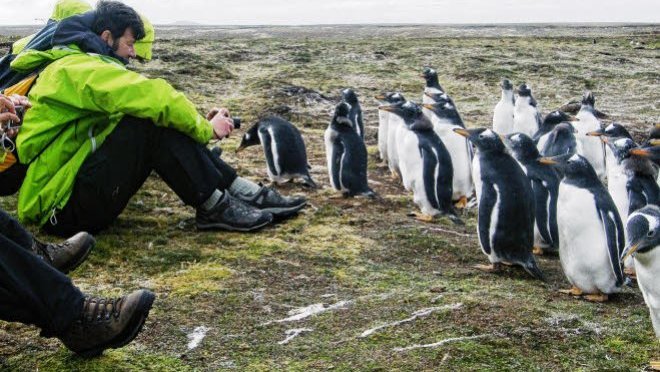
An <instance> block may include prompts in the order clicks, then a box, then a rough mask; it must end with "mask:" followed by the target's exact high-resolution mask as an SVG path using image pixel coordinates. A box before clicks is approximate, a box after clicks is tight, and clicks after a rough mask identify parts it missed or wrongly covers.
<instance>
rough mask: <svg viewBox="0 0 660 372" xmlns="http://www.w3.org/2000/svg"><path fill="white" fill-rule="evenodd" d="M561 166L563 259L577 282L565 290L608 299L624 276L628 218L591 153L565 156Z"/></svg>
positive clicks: (559, 217) (570, 277)
mask: <svg viewBox="0 0 660 372" xmlns="http://www.w3.org/2000/svg"><path fill="white" fill-rule="evenodd" d="M559 166H560V167H561V168H562V169H563V172H564V175H565V177H564V179H563V180H562V181H561V183H560V184H559V199H558V201H557V225H558V226H559V260H560V261H561V265H562V268H563V269H564V274H565V275H566V278H568V281H569V282H570V283H571V284H572V286H573V287H572V288H571V289H570V290H563V291H561V292H563V293H568V294H571V295H574V296H581V295H583V294H584V295H585V298H586V299H588V300H590V301H600V302H602V301H606V300H607V299H608V295H609V294H610V293H614V292H617V291H618V290H619V287H620V286H621V285H622V284H623V282H624V276H623V271H622V268H621V261H620V257H621V252H623V248H624V244H625V239H624V230H623V223H622V222H621V218H620V217H619V212H618V211H617V209H616V206H615V205H614V201H613V200H612V197H611V196H610V194H609V193H608V192H607V189H605V187H604V186H603V184H602V183H601V182H600V180H599V179H598V176H597V175H596V172H595V171H594V168H593V167H592V166H591V164H590V163H589V161H588V160H587V159H586V158H584V157H583V156H580V155H578V154H575V155H572V156H571V157H570V158H569V157H568V156H565V157H564V159H562V160H561V162H560V164H559Z"/></svg>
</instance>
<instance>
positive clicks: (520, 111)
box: [513, 99, 539, 137]
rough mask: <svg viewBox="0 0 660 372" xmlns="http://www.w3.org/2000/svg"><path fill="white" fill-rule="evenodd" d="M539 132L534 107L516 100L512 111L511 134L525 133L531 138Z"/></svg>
mask: <svg viewBox="0 0 660 372" xmlns="http://www.w3.org/2000/svg"><path fill="white" fill-rule="evenodd" d="M538 130H539V124H538V121H537V110H536V107H534V106H532V105H530V104H529V103H527V102H526V101H522V100H520V99H519V100H516V105H515V108H514V111H513V132H520V133H525V134H526V135H528V136H530V137H533V136H534V134H535V133H536V132H537V131H538Z"/></svg>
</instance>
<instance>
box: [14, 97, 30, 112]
mask: <svg viewBox="0 0 660 372" xmlns="http://www.w3.org/2000/svg"><path fill="white" fill-rule="evenodd" d="M9 100H11V102H12V103H13V104H14V105H18V106H23V107H25V109H26V110H27V109H29V108H30V107H32V104H31V103H30V101H28V99H27V97H25V96H19V95H18V94H12V95H11V96H9Z"/></svg>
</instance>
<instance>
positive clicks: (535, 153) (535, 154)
mask: <svg viewBox="0 0 660 372" xmlns="http://www.w3.org/2000/svg"><path fill="white" fill-rule="evenodd" d="M504 144H505V145H506V146H507V147H508V148H509V149H511V152H512V153H513V156H515V158H516V159H518V160H519V161H520V162H522V163H526V162H527V161H528V160H535V159H538V158H539V157H540V156H541V155H540V154H539V150H538V149H537V148H536V144H535V143H534V140H532V139H531V138H530V137H529V136H528V135H526V134H524V133H511V134H509V135H508V136H506V137H504Z"/></svg>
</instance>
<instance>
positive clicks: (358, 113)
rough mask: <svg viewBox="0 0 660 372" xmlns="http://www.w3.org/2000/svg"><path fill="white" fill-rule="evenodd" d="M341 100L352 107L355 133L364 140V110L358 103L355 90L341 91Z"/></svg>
mask: <svg viewBox="0 0 660 372" xmlns="http://www.w3.org/2000/svg"><path fill="white" fill-rule="evenodd" d="M341 99H342V100H343V101H344V102H346V103H348V104H349V105H350V106H351V111H350V118H351V120H353V125H354V127H355V131H356V132H357V134H358V135H359V136H360V138H362V139H364V122H363V121H362V108H361V107H360V102H359V101H358V96H357V94H355V92H354V91H353V89H351V88H346V89H344V90H342V91H341Z"/></svg>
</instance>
